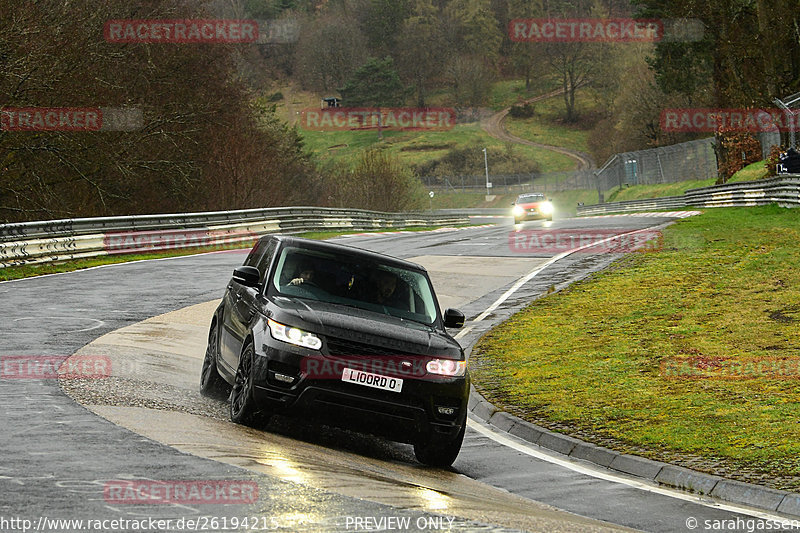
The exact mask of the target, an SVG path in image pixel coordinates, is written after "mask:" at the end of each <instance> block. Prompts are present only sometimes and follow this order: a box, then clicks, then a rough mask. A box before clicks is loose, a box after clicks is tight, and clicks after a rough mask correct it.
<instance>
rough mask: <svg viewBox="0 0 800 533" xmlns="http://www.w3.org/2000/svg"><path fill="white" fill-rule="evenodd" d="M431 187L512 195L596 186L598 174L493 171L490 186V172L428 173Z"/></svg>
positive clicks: (454, 190) (590, 172) (440, 189)
mask: <svg viewBox="0 0 800 533" xmlns="http://www.w3.org/2000/svg"><path fill="white" fill-rule="evenodd" d="M421 180H422V183H423V184H424V186H425V187H426V189H427V190H432V191H440V192H475V193H484V194H485V193H486V192H487V191H488V192H489V194H510V193H522V192H532V191H536V192H553V191H568V190H575V189H594V188H595V181H594V174H593V173H592V171H591V170H581V171H566V172H546V173H526V174H490V175H489V186H487V182H486V175H485V174H483V175H480V174H478V175H469V176H447V177H439V176H426V177H423V178H421Z"/></svg>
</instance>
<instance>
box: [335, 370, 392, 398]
mask: <svg viewBox="0 0 800 533" xmlns="http://www.w3.org/2000/svg"><path fill="white" fill-rule="evenodd" d="M342 381H346V382H348V383H358V384H359V385H364V386H366V387H372V388H373V389H381V390H390V391H392V392H400V391H401V390H403V380H402V379H399V378H390V377H388V376H381V375H379V374H371V373H369V372H364V371H363V370H356V369H355V368H345V369H344V371H343V372H342Z"/></svg>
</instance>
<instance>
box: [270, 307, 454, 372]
mask: <svg viewBox="0 0 800 533" xmlns="http://www.w3.org/2000/svg"><path fill="white" fill-rule="evenodd" d="M273 303H274V304H275V308H276V313H275V316H274V318H275V320H277V321H279V322H286V323H288V324H287V325H291V326H295V327H299V328H305V329H308V330H309V331H311V332H313V333H317V334H321V335H324V336H326V337H333V338H337V339H342V340H346V341H348V342H355V343H362V344H368V345H372V346H376V347H383V348H387V349H389V350H392V351H398V352H405V353H412V354H418V355H435V356H440V357H442V356H447V357H455V358H458V357H460V355H461V347H460V346H459V345H458V343H457V342H456V341H455V340H453V339H452V338H451V337H450V336H449V335H446V334H445V333H444V332H442V331H439V330H437V329H435V328H432V327H428V326H425V325H423V324H420V323H417V322H413V321H409V320H403V319H401V318H397V317H393V316H388V315H384V314H381V313H375V312H372V311H367V310H363V309H357V308H354V307H345V306H341V305H336V304H330V303H326V302H320V301H315V300H302V299H296V298H284V297H278V298H275V299H274V301H273Z"/></svg>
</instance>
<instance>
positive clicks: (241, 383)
mask: <svg viewBox="0 0 800 533" xmlns="http://www.w3.org/2000/svg"><path fill="white" fill-rule="evenodd" d="M254 357H255V353H254V350H253V343H248V344H247V346H245V348H244V350H243V351H242V356H241V357H240V358H239V368H237V369H236V379H235V381H234V383H233V388H232V390H231V396H230V414H231V420H232V421H233V422H236V423H237V424H242V425H245V426H250V427H257V426H260V425H263V424H265V423H266V422H267V420H268V419H269V415H268V414H267V413H265V412H263V411H259V409H258V408H257V407H256V401H255V397H254V396H253V358H254Z"/></svg>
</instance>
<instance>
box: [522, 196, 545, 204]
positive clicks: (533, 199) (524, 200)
mask: <svg viewBox="0 0 800 533" xmlns="http://www.w3.org/2000/svg"><path fill="white" fill-rule="evenodd" d="M543 200H544V195H543V194H525V195H521V196H520V197H519V198H517V203H518V204H525V203H528V202H541V201H543Z"/></svg>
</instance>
